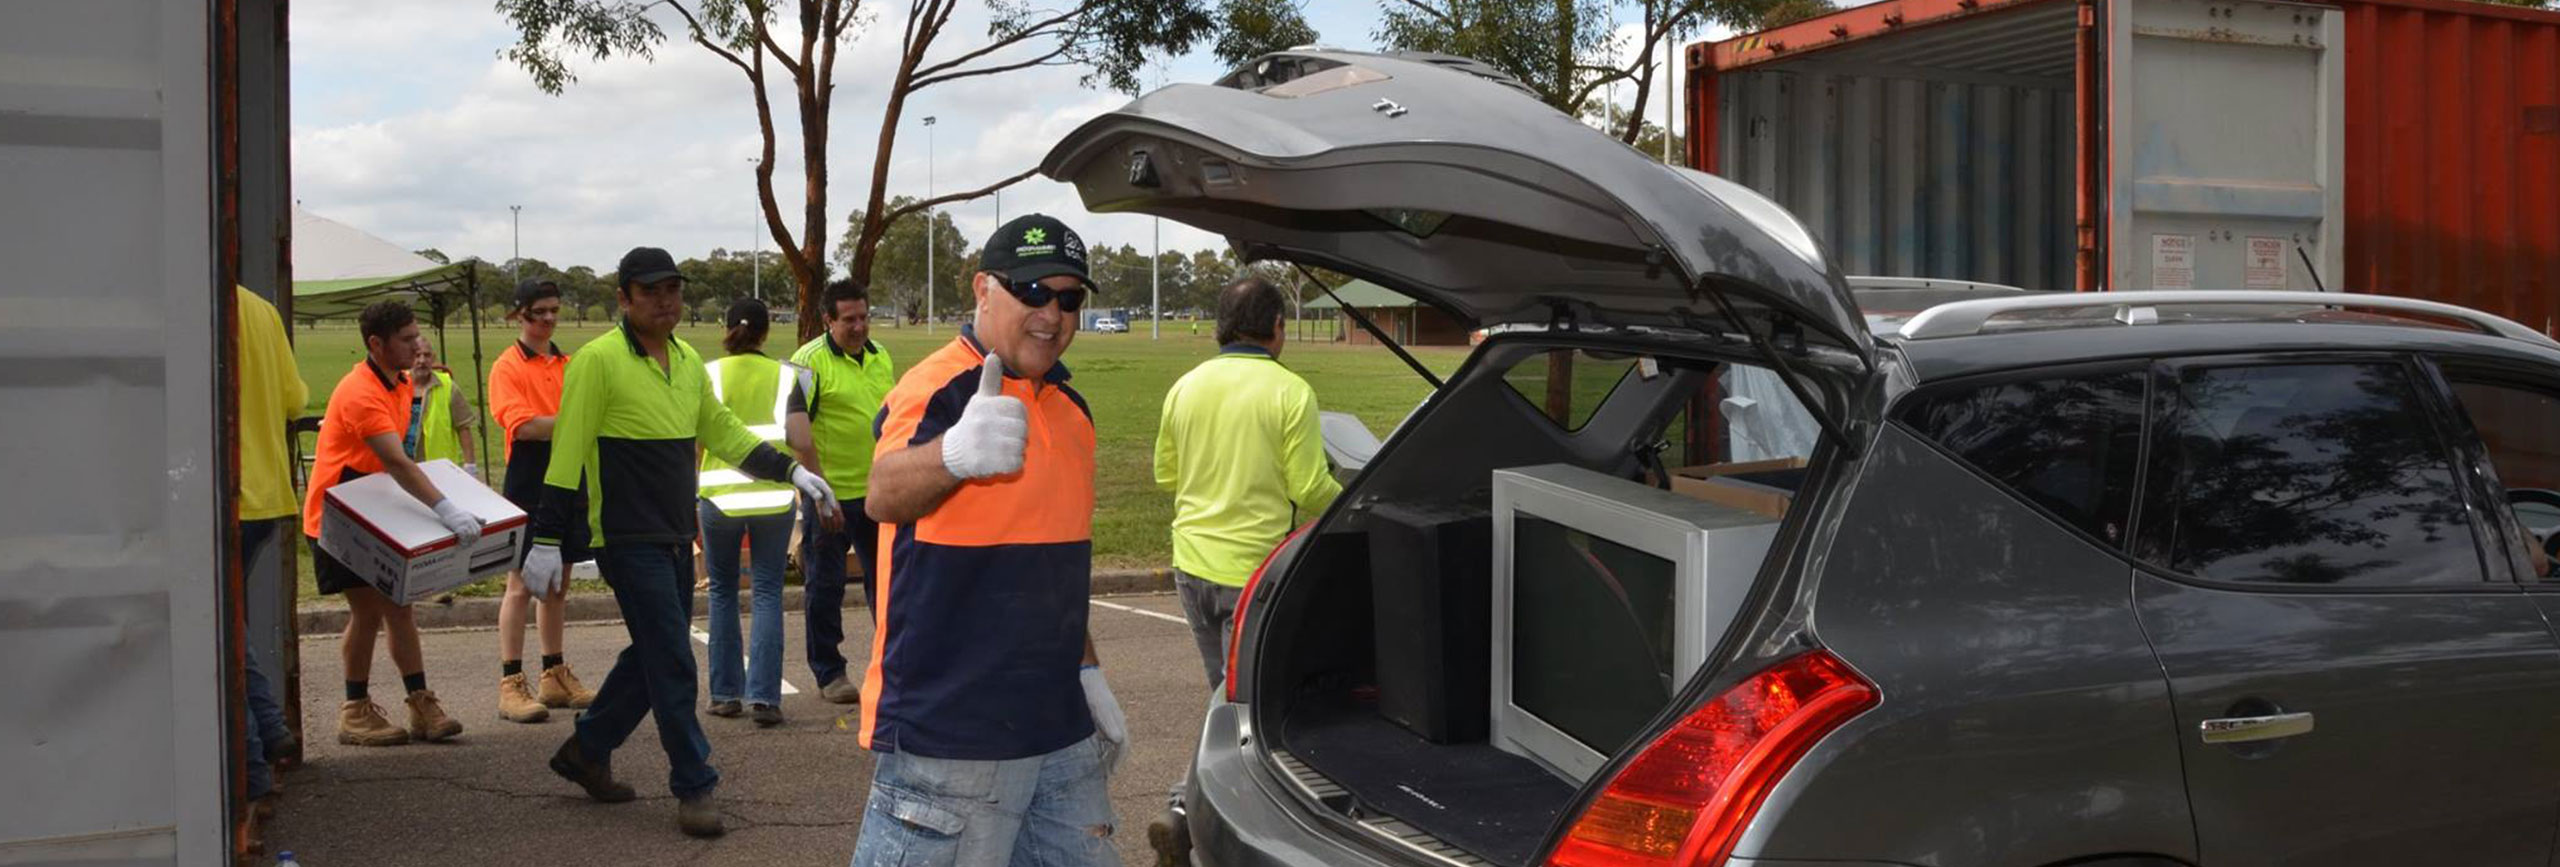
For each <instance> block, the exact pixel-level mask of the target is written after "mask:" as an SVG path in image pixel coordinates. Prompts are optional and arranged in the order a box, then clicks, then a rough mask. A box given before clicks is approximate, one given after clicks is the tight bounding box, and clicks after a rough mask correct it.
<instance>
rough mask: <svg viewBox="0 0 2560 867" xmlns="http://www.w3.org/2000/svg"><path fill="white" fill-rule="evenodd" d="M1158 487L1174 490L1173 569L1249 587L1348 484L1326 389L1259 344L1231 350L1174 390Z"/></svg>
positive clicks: (1159, 453)
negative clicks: (1328, 456)
mask: <svg viewBox="0 0 2560 867" xmlns="http://www.w3.org/2000/svg"><path fill="white" fill-rule="evenodd" d="M1156 486H1157V487H1161V488H1164V489H1165V490H1168V491H1172V492H1173V567H1174V568H1176V569H1180V570H1182V571H1183V572H1185V573H1187V574H1190V575H1193V576H1196V577H1199V578H1202V579H1206V580H1208V581H1212V582H1216V583H1218V584H1223V585H1226V586H1229V587H1240V586H1243V585H1244V582H1245V579H1246V578H1249V577H1252V575H1253V570H1254V569H1255V568H1256V567H1259V566H1261V565H1262V560H1263V558H1264V557H1265V556H1268V555H1269V554H1270V553H1271V549H1272V548H1273V547H1274V546H1277V545H1279V544H1280V540H1281V539H1282V538H1285V537H1287V536H1288V535H1289V531H1290V530H1292V529H1295V528H1296V527H1297V526H1298V525H1299V524H1302V523H1305V522H1308V521H1312V520H1315V518H1316V516H1317V515H1320V514H1323V513H1324V510H1325V507H1326V506H1329V505H1332V504H1333V498H1334V497H1336V496H1339V495H1340V494H1341V493H1342V485H1341V484H1340V483H1338V482H1335V481H1334V480H1333V470H1332V468H1331V467H1330V466H1329V465H1328V464H1327V463H1326V461H1325V455H1324V435H1323V434H1322V433H1321V432H1320V431H1319V430H1318V429H1317V426H1316V393H1315V389H1312V388H1309V387H1308V386H1307V381H1306V380H1304V379H1301V378H1299V377H1298V375H1297V374H1295V373H1292V372H1290V371H1289V369H1288V368H1286V367H1282V366H1280V362H1279V360H1278V359H1275V358H1272V357H1271V354H1270V353H1268V352H1264V351H1263V350H1262V348H1261V347H1258V346H1241V345H1239V346H1229V347H1227V348H1225V349H1223V350H1220V351H1219V353H1218V357H1216V358H1212V359H1209V360H1208V361H1204V362H1201V363H1200V366H1199V367H1195V368H1192V369H1191V372H1190V373H1186V374H1183V375H1182V378H1181V379H1180V380H1176V381H1175V382H1174V384H1173V389H1172V390H1171V391H1168V392H1165V396H1164V415H1163V418H1162V420H1161V422H1160V423H1159V424H1158V425H1157V426H1156Z"/></svg>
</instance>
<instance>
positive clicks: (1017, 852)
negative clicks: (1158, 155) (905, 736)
mask: <svg viewBox="0 0 2560 867" xmlns="http://www.w3.org/2000/svg"><path fill="white" fill-rule="evenodd" d="M1100 744H1101V742H1100V741H1099V740H1097V739H1096V738H1085V739H1084V740H1081V741H1077V742H1076V743H1075V745H1074V746H1070V747H1067V748H1066V749H1062V750H1059V751H1057V752H1054V753H1050V754H1048V755H1045V756H1032V757H1030V758H1024V759H1010V760H1005V761H993V762H983V761H967V760H962V759H936V758H929V757H925V756H919V755H915V754H912V753H880V754H878V755H879V766H878V767H877V768H876V769H875V770H873V771H872V774H871V799H870V803H869V804H868V805H866V806H865V807H864V808H863V812H862V838H861V840H860V841H858V842H856V843H855V844H854V847H853V867H891V865H908V864H919V865H968V867H982V865H995V864H1013V865H1021V867H1031V865H1040V867H1085V865H1103V864H1112V865H1116V864H1119V863H1120V850H1118V849H1116V848H1114V847H1113V846H1112V845H1111V835H1112V833H1113V822H1112V814H1111V792H1110V790H1109V785H1108V783H1109V778H1108V777H1106V776H1105V775H1104V773H1103V765H1102V748H1101V746H1100Z"/></svg>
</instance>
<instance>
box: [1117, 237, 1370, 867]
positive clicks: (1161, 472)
mask: <svg viewBox="0 0 2560 867" xmlns="http://www.w3.org/2000/svg"><path fill="white" fill-rule="evenodd" d="M1287 317H1288V298H1287V296H1284V295H1282V294H1281V292H1280V289H1279V287H1276V286H1273V285H1271V282H1270V281H1268V280H1264V279H1262V278H1260V277H1252V276H1247V277H1243V278H1240V279H1237V280H1234V281H1232V282H1229V283H1228V284H1227V285H1226V287H1225V288H1223V289H1220V290H1219V291H1218V333H1217V337H1218V354H1217V356H1216V357H1214V358H1211V359H1209V360H1207V361H1204V362H1201V363H1200V366H1198V367H1195V368H1192V370H1191V372H1190V373H1186V374H1183V376H1182V379H1180V380H1178V381H1176V382H1174V384H1173V389H1172V390H1171V391H1168V392H1166V393H1165V396H1164V414H1163V417H1162V420H1161V423H1160V424H1158V425H1157V427H1156V485H1157V486H1158V487H1161V488H1164V489H1165V490H1167V491H1171V492H1173V568H1174V579H1173V580H1174V584H1175V586H1176V588H1177V589H1179V590H1180V591H1181V593H1182V613H1183V616H1184V618H1185V619H1187V620H1189V621H1190V622H1191V637H1192V640H1193V642H1194V643H1196V644H1197V645H1199V649H1200V668H1201V670H1202V672H1203V673H1204V674H1206V675H1207V676H1208V682H1209V688H1210V689H1212V690H1215V689H1217V688H1218V687H1219V686H1221V685H1223V684H1224V683H1225V680H1226V677H1225V675H1226V649H1227V647H1228V645H1229V643H1230V641H1229V639H1230V638H1231V637H1232V636H1233V634H1234V631H1235V623H1234V617H1235V609H1236V598H1237V597H1238V596H1239V595H1241V594H1242V592H1243V589H1244V582H1245V579H1246V578H1248V577H1251V576H1252V575H1253V570H1254V569H1255V568H1256V567H1258V566H1260V565H1261V563H1262V560H1263V558H1264V557H1265V556H1267V555H1269V554H1270V553H1271V549H1272V548H1273V547H1276V546H1278V545H1279V544H1280V540H1281V539H1283V538H1286V537H1287V536H1288V534H1289V531H1291V530H1293V529H1296V528H1297V527H1298V526H1299V525H1301V524H1304V523H1307V522H1309V521H1312V520H1315V518H1316V516H1318V515H1321V514H1323V513H1324V510H1325V507H1326V506H1329V505H1331V504H1332V503H1333V499H1334V497H1335V496H1336V495H1339V494H1341V493H1342V486H1341V485H1340V484H1339V483H1337V482H1335V481H1334V479H1333V471H1332V468H1331V467H1330V466H1329V465H1328V464H1327V463H1326V461H1325V454H1324V436H1323V434H1322V433H1321V432H1320V431H1319V430H1318V428H1317V425H1316V395H1315V389H1313V388H1310V387H1308V386H1307V381H1306V380H1305V379H1302V378H1300V377H1299V376H1298V375H1297V374H1296V373H1293V372H1291V371H1290V370H1289V369H1288V368H1286V367H1282V366H1280V350H1281V349H1282V348H1283V347H1284V346H1285V345H1286V344H1287V343H1288V332H1287V330H1286V328H1285V327H1284V326H1285V325H1286V324H1287V321H1288V319H1287ZM1187 836H1188V835H1187V834H1186V833H1185V826H1184V824H1183V821H1182V784H1181V783H1180V782H1176V783H1175V784H1174V788H1173V792H1172V794H1171V796H1170V797H1169V798H1168V799H1167V809H1166V811H1165V814H1164V815H1162V816H1160V817H1158V818H1157V819H1156V820H1155V821H1153V822H1151V823H1149V824H1148V826H1147V842H1148V843H1149V844H1150V845H1152V846H1154V847H1155V850H1156V858H1157V863H1158V864H1176V863H1184V862H1182V861H1181V860H1180V859H1181V857H1182V853H1183V852H1185V851H1187V850H1188V849H1189V848H1190V845H1189V842H1188V841H1187V840H1185V839H1184V838H1185V837H1187Z"/></svg>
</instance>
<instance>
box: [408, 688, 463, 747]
mask: <svg viewBox="0 0 2560 867" xmlns="http://www.w3.org/2000/svg"><path fill="white" fill-rule="evenodd" d="M461 733H462V721H461V720H457V719H454V718H453V717H449V716H446V715H445V713H444V705H441V704H438V703H436V691H435V690H432V689H422V690H418V691H417V692H413V693H410V694H409V737H411V738H414V739H416V740H422V741H443V740H451V739H453V736H454V735H458V734H461Z"/></svg>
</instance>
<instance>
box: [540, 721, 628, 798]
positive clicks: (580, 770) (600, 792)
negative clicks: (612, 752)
mask: <svg viewBox="0 0 2560 867" xmlns="http://www.w3.org/2000/svg"><path fill="white" fill-rule="evenodd" d="M551 772H552V773H555V774H559V775H560V778H561V779H563V780H568V781H569V782H572V783H576V784H578V788H581V789H585V790H587V797H590V798H594V799H596V800H597V801H601V802H603V803H607V804H619V803H622V802H624V801H628V800H631V799H632V798H636V797H639V796H640V793H638V792H635V791H632V790H631V787H630V786H627V785H624V784H623V783H621V782H620V781H617V780H615V779H614V778H613V757H611V756H607V757H605V758H603V759H601V760H597V759H590V758H587V751H586V750H583V749H579V748H578V735H577V733H575V732H571V733H570V734H569V739H568V740H566V741H562V742H560V748H559V749H557V750H554V751H552V753H551Z"/></svg>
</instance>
